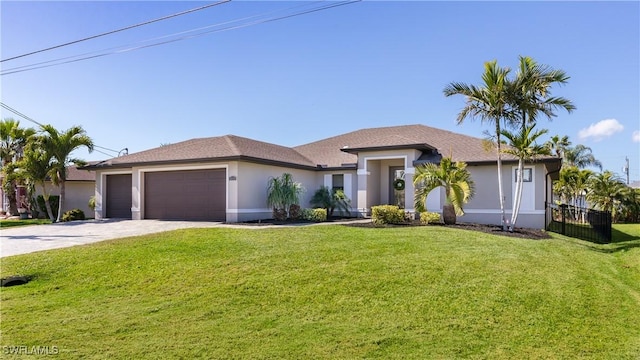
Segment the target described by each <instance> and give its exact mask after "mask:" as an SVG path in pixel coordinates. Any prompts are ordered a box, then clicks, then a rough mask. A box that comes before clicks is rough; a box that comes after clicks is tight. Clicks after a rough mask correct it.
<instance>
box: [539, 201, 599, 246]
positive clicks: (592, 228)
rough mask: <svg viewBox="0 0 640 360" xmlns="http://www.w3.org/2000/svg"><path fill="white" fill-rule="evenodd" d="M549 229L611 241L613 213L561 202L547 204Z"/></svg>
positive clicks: (568, 234) (547, 225) (547, 227)
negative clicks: (558, 203)
mask: <svg viewBox="0 0 640 360" xmlns="http://www.w3.org/2000/svg"><path fill="white" fill-rule="evenodd" d="M545 226H546V229H547V231H553V232H556V233H559V234H562V235H566V236H570V237H574V238H578V239H582V240H587V241H591V242H595V243H598V244H609V243H611V213H610V212H608V211H599V210H593V209H587V208H582V207H575V206H571V205H566V204H561V205H555V204H547V206H546V221H545Z"/></svg>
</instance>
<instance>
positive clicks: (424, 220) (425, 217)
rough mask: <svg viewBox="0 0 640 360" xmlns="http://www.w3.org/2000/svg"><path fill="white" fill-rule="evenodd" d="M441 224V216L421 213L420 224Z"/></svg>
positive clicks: (434, 213)
mask: <svg viewBox="0 0 640 360" xmlns="http://www.w3.org/2000/svg"><path fill="white" fill-rule="evenodd" d="M438 223H440V214H438V213H436V212H428V211H425V212H421V213H420V224H422V225H428V224H438Z"/></svg>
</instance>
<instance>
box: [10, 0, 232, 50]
mask: <svg viewBox="0 0 640 360" xmlns="http://www.w3.org/2000/svg"><path fill="white" fill-rule="evenodd" d="M229 1H231V0H222V1H219V2H217V3H213V4H209V5H205V6H201V7H198V8H194V9H190V10H186V11H182V12H179V13H175V14H171V15H167V16H163V17H161V18H157V19H153V20H148V21H145V22H141V23H138V24H134V25H130V26H126V27H123V28H120V29H116V30H112V31H107V32H105V33H102V34H98V35H93V36H89V37H86V38H82V39H79V40H74V41H70V42H67V43H64V44H60V45H55V46H51V47H48V48H46V49H41V50H37V51H32V52H30V53H26V54H22V55H18V56H14V57H10V58H8V59H4V60H0V62H5V61H9V60H15V59H19V58H22V57H25V56H29V55H34V54H38V53H41V52H45V51H49V50H53V49H58V48H61V47H64V46H69V45H73V44H77V43H80V42H83V41H87V40H91V39H95V38H99V37H102V36H106V35H111V34H115V33H117V32H121V31H125V30H130V29H133V28H137V27H140V26H144V25H148V24H152V23H155V22H158V21H162V20H167V19H171V18H174V17H178V16H181V15H185V14H189V13H192V12H196V11H200V10H204V9H207V8H210V7H213V6H218V5H221V4H224V3H227V2H229Z"/></svg>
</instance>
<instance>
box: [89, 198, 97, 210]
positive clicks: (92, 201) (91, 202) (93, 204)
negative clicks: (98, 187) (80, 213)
mask: <svg viewBox="0 0 640 360" xmlns="http://www.w3.org/2000/svg"><path fill="white" fill-rule="evenodd" d="M89 209H91V210H93V211H95V210H96V197H95V196H92V197H90V198H89Z"/></svg>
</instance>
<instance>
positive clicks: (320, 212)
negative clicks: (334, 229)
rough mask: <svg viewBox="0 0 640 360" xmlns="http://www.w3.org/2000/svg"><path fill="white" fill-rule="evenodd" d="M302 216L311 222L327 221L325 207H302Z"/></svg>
mask: <svg viewBox="0 0 640 360" xmlns="http://www.w3.org/2000/svg"><path fill="white" fill-rule="evenodd" d="M302 218H303V219H304V220H308V221H313V222H323V221H327V209H322V208H316V209H304V210H302Z"/></svg>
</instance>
